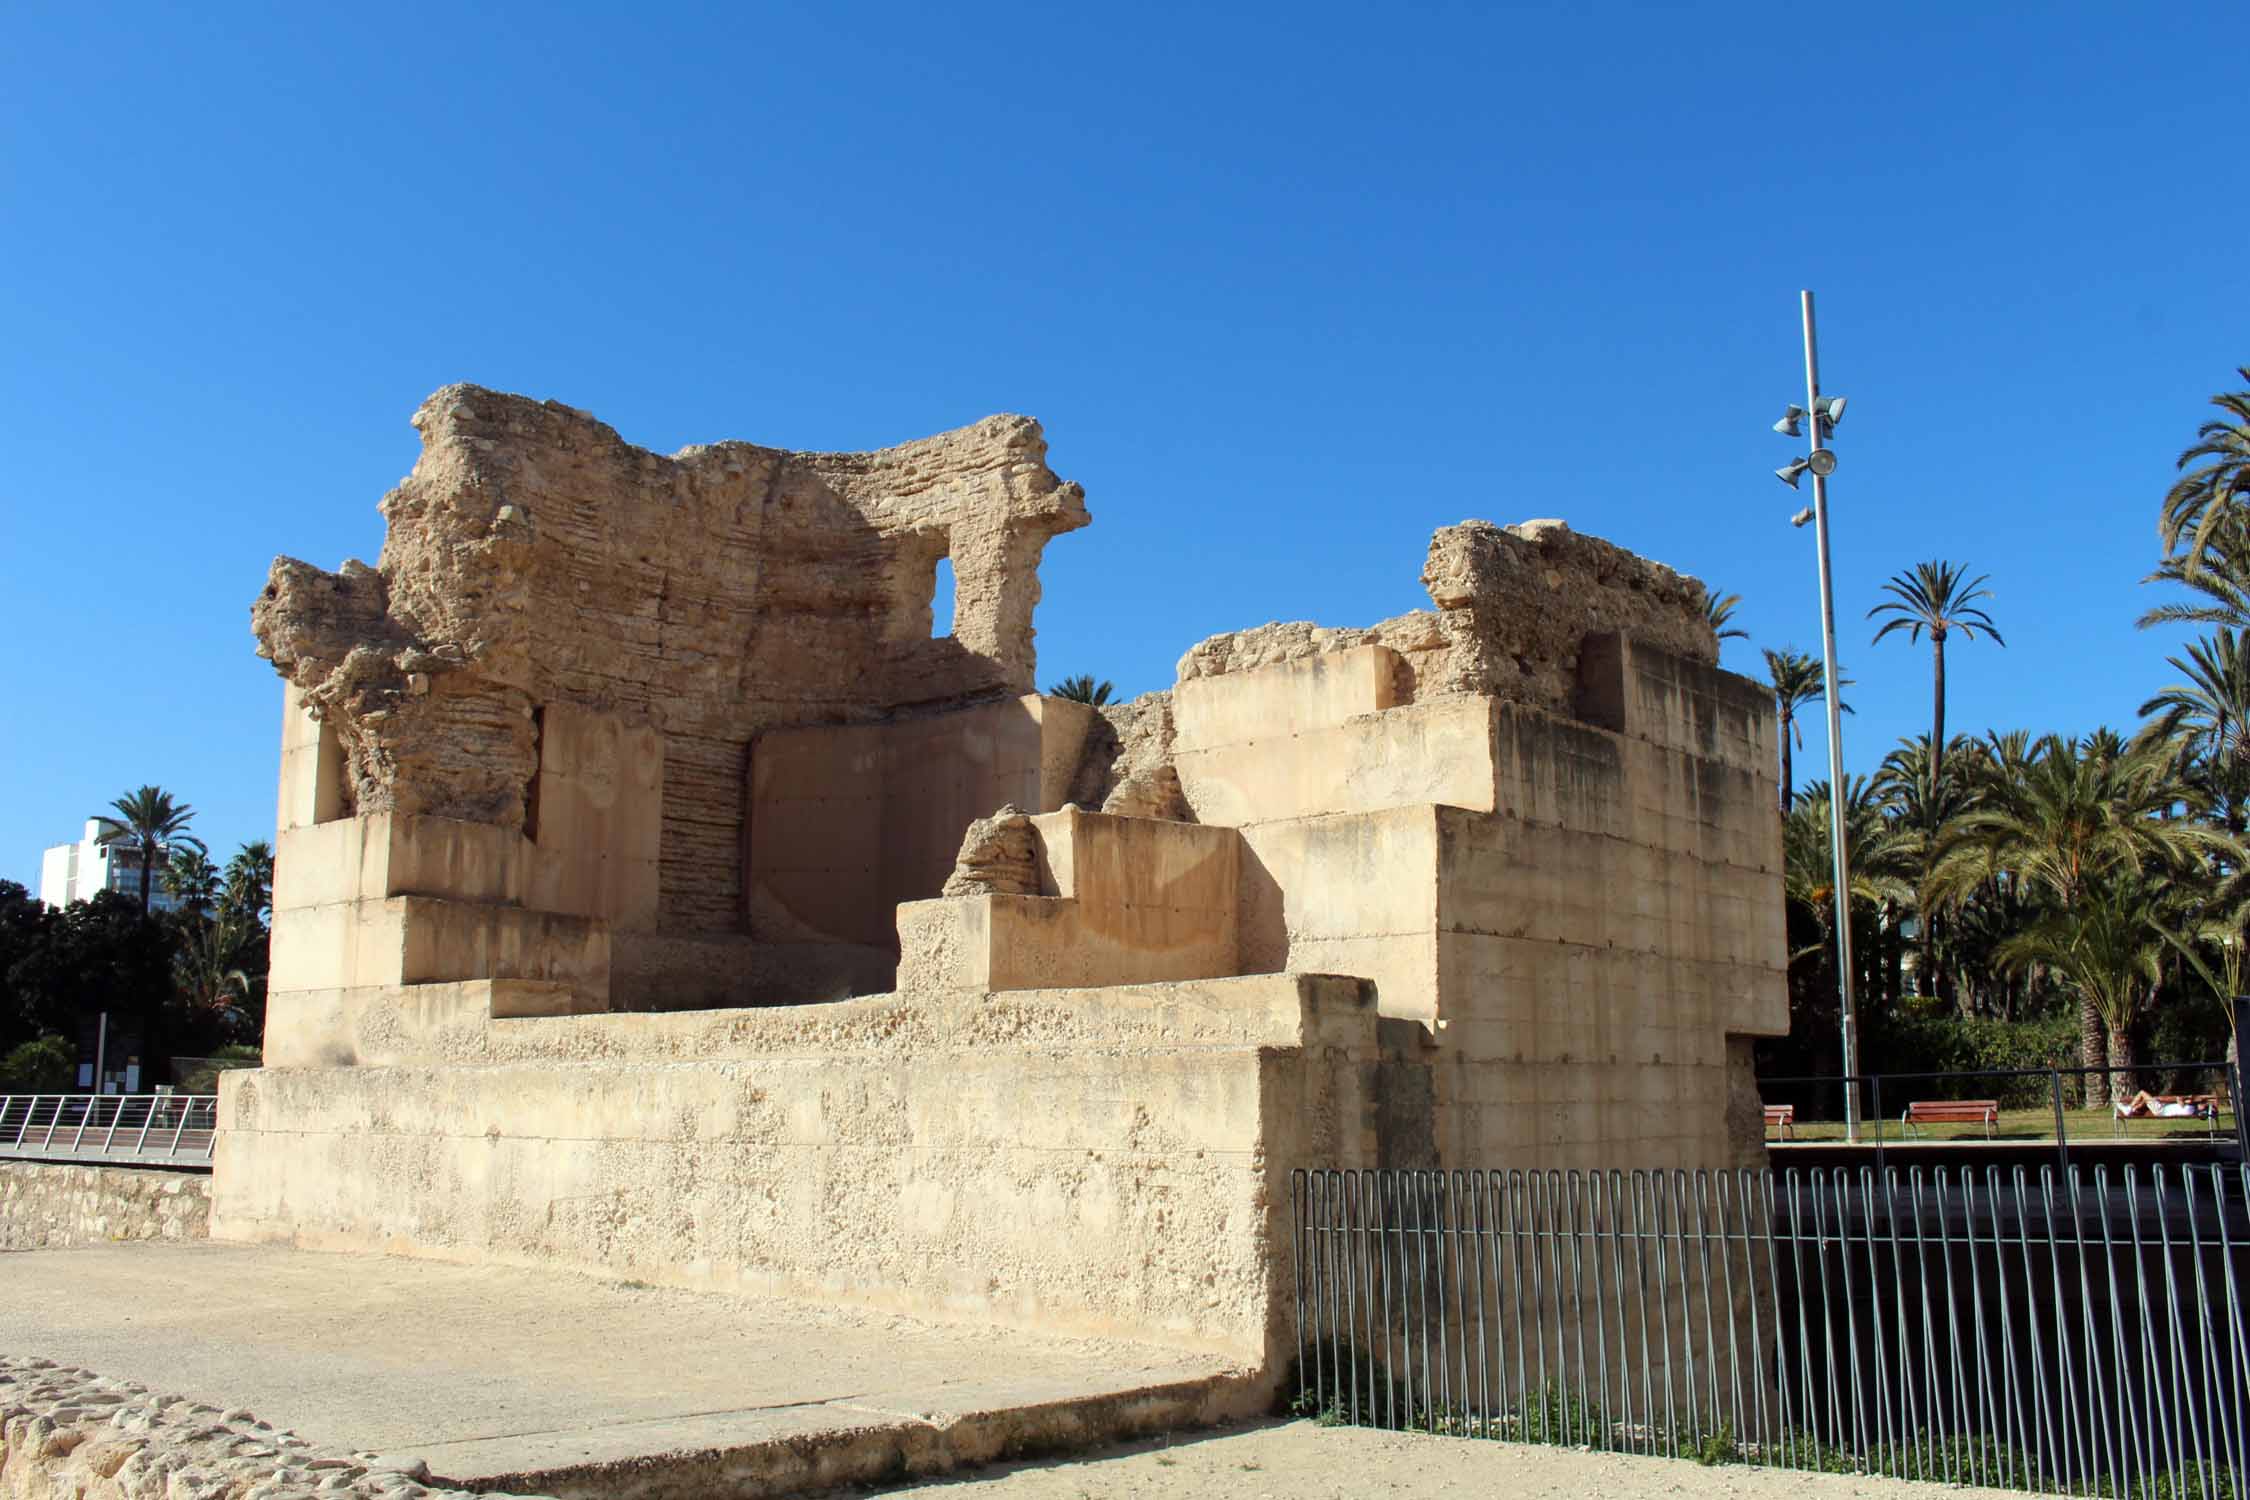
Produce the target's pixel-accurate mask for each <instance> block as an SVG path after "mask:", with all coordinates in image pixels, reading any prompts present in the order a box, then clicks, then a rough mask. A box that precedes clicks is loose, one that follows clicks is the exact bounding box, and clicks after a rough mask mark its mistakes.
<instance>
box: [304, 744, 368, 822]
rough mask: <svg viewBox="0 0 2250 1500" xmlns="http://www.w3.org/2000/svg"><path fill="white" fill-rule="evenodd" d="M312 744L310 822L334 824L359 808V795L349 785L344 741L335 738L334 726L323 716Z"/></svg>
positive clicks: (348, 764)
mask: <svg viewBox="0 0 2250 1500" xmlns="http://www.w3.org/2000/svg"><path fill="white" fill-rule="evenodd" d="M315 745H316V748H315V750H314V752H313V765H314V768H315V769H314V775H315V777H316V783H315V790H314V793H313V821H314V822H315V823H334V822H336V821H338V820H339V819H342V818H348V817H350V816H352V815H353V813H355V812H356V811H358V807H357V803H358V801H359V798H358V797H357V796H356V795H355V793H354V789H353V786H352V770H351V762H350V761H349V759H348V758H347V757H346V756H345V754H344V744H343V741H342V740H341V739H339V738H338V737H337V734H336V727H335V726H334V725H333V724H330V723H329V722H328V721H327V720H325V719H323V720H321V721H320V734H319V737H318V739H317V740H316V741H315Z"/></svg>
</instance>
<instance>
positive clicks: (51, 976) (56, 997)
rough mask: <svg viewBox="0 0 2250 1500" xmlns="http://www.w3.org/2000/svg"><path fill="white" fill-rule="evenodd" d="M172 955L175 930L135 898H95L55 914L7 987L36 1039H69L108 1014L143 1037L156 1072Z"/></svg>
mask: <svg viewBox="0 0 2250 1500" xmlns="http://www.w3.org/2000/svg"><path fill="white" fill-rule="evenodd" d="M4 894H5V893H4V892H0V896H4ZM4 904H5V902H4V901H0V905H4ZM173 947H174V937H173V932H172V929H171V928H170V927H168V926H167V925H166V924H165V923H164V922H162V921H160V920H158V919H156V918H153V917H150V916H149V915H147V914H146V913H144V912H143V911H142V910H141V909H140V907H139V906H137V905H135V904H134V901H133V898H132V897H130V896H122V895H119V894H118V893H117V892H115V891H96V892H95V893H94V896H93V899H91V900H89V901H73V902H71V903H70V905H68V906H66V907H64V908H62V909H61V910H60V911H52V910H50V911H49V912H48V914H47V920H46V921H45V922H43V923H42V924H41V925H40V927H39V929H38V932H37V936H36V940H35V941H34V942H32V943H30V944H29V945H27V946H26V947H25V948H24V949H23V950H22V951H21V952H20V953H19V954H18V955H17V956H16V958H15V959H14V961H13V962H12V963H11V964H10V965H9V967H8V972H7V976H6V983H7V986H8V989H9V991H10V994H11V997H12V1003H13V1005H14V1006H15V1008H16V1009H17V1011H18V1013H19V1014H21V1015H25V1016H27V1017H28V1018H29V1019H30V1021H31V1023H32V1031H33V1034H34V1035H36V1034H38V1033H39V1032H54V1033H57V1034H59V1035H63V1036H69V1035H72V1034H73V1033H74V1032H75V1031H76V1029H77V1027H78V1025H79V1023H80V1021H81V1020H86V1019H91V1018H92V1017H93V1016H94V1015H95V1014H96V1013H98V1012H101V1011H107V1012H109V1014H110V1019H111V1021H112V1023H113V1024H115V1025H117V1026H119V1027H121V1028H134V1029H138V1030H139V1031H140V1033H141V1037H142V1043H143V1047H144V1049H145V1050H144V1054H143V1062H144V1064H145V1065H146V1066H147V1067H149V1068H151V1069H153V1068H154V1067H155V1066H156V1064H157V1063H158V1062H159V1061H161V1059H162V1057H163V1056H164V1055H166V1054H165V1050H164V1049H165V1007H166V1004H167V1002H168V1001H170V1000H171V998H172V995H173V985H172V955H173Z"/></svg>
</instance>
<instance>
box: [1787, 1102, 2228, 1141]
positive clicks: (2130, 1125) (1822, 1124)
mask: <svg viewBox="0 0 2250 1500" xmlns="http://www.w3.org/2000/svg"><path fill="white" fill-rule="evenodd" d="M1900 1107H1901V1108H1902V1109H1903V1108H1904V1106H1903V1105H1902V1106H1900ZM1878 1129H1879V1130H1880V1138H1881V1140H1882V1142H1883V1144H1884V1145H1886V1146H1889V1145H1898V1144H1902V1143H1914V1144H1919V1143H1920V1142H1923V1141H1981V1140H1983V1139H1985V1131H1984V1127H1983V1126H1982V1125H1917V1126H1915V1127H1914V1134H1912V1135H1909V1134H1907V1132H1906V1128H1905V1127H1904V1126H1902V1125H1901V1124H1899V1119H1898V1115H1897V1113H1895V1112H1891V1113H1890V1114H1889V1118H1887V1119H1885V1120H1882V1121H1880V1122H1877V1121H1875V1120H1872V1119H1870V1120H1863V1121H1861V1122H1860V1132H1859V1137H1860V1140H1861V1141H1862V1142H1867V1141H1873V1140H1875V1139H1877V1138H1878V1136H1877V1132H1878ZM2218 1132H2219V1137H2220V1139H2222V1140H2225V1139H2228V1138H2230V1137H2232V1136H2233V1134H2234V1111H2233V1109H2232V1108H2230V1107H2226V1106H2222V1107H2221V1108H2220V1110H2219V1119H2218ZM2063 1134H2064V1136H2065V1137H2066V1138H2067V1139H2069V1140H2073V1141H2083V1142H2086V1143H2087V1144H2089V1145H2091V1144H2095V1143H2101V1142H2116V1141H2154V1140H2162V1139H2164V1138H2165V1137H2168V1136H2179V1137H2183V1138H2186V1139H2190V1140H2206V1139H2208V1138H2209V1137H2210V1135H2211V1122H2210V1121H2208V1120H2119V1119H2115V1118H2113V1117H2112V1116H2111V1114H2110V1112H2109V1111H2108V1110H2106V1109H2066V1110H2064V1111H2063ZM1843 1138H1844V1122H1843V1121H1841V1120H1806V1119H1799V1120H1798V1121H1797V1123H1796V1124H1795V1126H1793V1127H1792V1128H1791V1130H1790V1134H1789V1139H1790V1140H1791V1141H1840V1140H1842V1139H1843ZM1992 1138H1993V1139H1994V1140H2001V1141H2051V1140H2053V1139H2054V1138H2055V1112H2054V1109H2053V1108H2052V1107H2051V1106H2050V1107H2048V1108H2044V1109H2003V1110H2002V1111H2000V1124H1999V1127H1998V1129H1997V1130H1995V1131H1994V1132H1993V1137H1992ZM1766 1141H1767V1143H1768V1144H1772V1145H1778V1144H1781V1135H1780V1132H1779V1131H1775V1130H1768V1131H1767V1132H1766Z"/></svg>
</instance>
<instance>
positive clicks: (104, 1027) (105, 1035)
mask: <svg viewBox="0 0 2250 1500" xmlns="http://www.w3.org/2000/svg"><path fill="white" fill-rule="evenodd" d="M1847 1055H1848V1054H1847ZM108 1062H109V1012H108V1011H106V1010H105V1011H103V1012H102V1013H101V1019H100V1020H98V1021H96V1022H95V1023H94V1095H95V1097H96V1098H99V1097H100V1096H101V1092H102V1068H103V1067H104V1066H105V1065H106V1064H107V1063H108ZM1844 1067H1845V1069H1846V1070H1847V1071H1849V1070H1850V1068H1851V1064H1850V1063H1849V1062H1846V1063H1845V1064H1844ZM89 1107H91V1106H89Z"/></svg>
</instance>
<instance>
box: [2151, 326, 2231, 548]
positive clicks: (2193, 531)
mask: <svg viewBox="0 0 2250 1500" xmlns="http://www.w3.org/2000/svg"><path fill="white" fill-rule="evenodd" d="M2235 373H2236V374H2237V375H2240V376H2241V377H2242V378H2243V379H2244V380H2250V365H2244V366H2240V367H2238V368H2237V369H2236V370H2235ZM2211 404H2212V405H2213V406H2216V407H2217V408H2218V409H2219V412H2220V415H2219V416H2218V417H2217V418H2216V419H2214V420H2212V421H2209V422H2206V423H2204V424H2203V425H2202V426H2201V427H2199V428H2197V429H2196V441H2195V443H2194V445H2193V446H2191V447H2190V448H2188V449H2187V451H2186V452H2184V453H2182V454H2181V455H2180V458H2179V462H2178V464H2177V465H2175V467H2177V468H2179V469H2181V470H2183V471H2184V472H2182V473H2181V475H2180V477H2179V479H2178V480H2177V481H2175V482H2174V483H2173V485H2172V488H2171V489H2170V490H2169V491H2168V492H2167V493H2166V494H2165V496H2164V508H2163V509H2162V510H2161V511H2160V512H2158V515H2157V522H2156V534H2157V535H2158V536H2159V537H2161V538H2163V540H2164V555H2165V556H2166V557H2167V558H2171V557H2175V556H2177V557H2179V558H2181V559H2182V560H2183V561H2184V562H2185V563H2186V565H2187V568H2188V570H2189V571H2190V572H2193V571H2195V570H2196V569H2198V568H2200V567H2201V566H2202V564H2203V560H2204V554H2205V551H2206V549H2207V548H2208V547H2209V546H2210V544H2211V541H2212V539H2213V538H2214V537H2216V536H2219V535H2221V534H2222V533H2223V532H2224V531H2225V530H2226V529H2227V528H2228V527H2229V526H2230V525H2231V524H2233V522H2234V520H2235V519H2236V518H2237V517H2238V513H2239V508H2240V507H2242V506H2243V505H2245V504H2250V391H2222V392H2221V393H2220V394H2218V395H2216V396H2213V397H2212V398H2211ZM2190 464H2193V465H2194V466H2195V467H2193V468H2189V467H2188V466H2189V465H2190Z"/></svg>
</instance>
